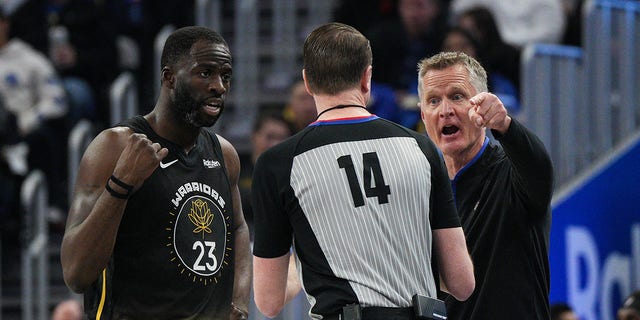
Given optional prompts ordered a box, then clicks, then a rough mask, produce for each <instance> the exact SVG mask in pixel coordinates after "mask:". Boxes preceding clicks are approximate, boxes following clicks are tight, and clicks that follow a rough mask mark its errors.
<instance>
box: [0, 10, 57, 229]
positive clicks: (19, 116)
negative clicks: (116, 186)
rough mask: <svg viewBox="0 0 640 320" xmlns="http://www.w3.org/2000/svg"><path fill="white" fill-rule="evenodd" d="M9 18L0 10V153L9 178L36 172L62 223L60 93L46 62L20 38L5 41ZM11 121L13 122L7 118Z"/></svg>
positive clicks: (52, 72) (55, 214)
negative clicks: (2, 117) (1, 119)
mask: <svg viewBox="0 0 640 320" xmlns="http://www.w3.org/2000/svg"><path fill="white" fill-rule="evenodd" d="M10 25H11V21H10V17H9V16H7V15H5V14H4V10H3V8H1V7H0V97H1V99H3V104H4V106H5V108H6V116H7V117H6V121H5V124H6V125H11V124H14V125H15V130H14V131H12V130H5V131H6V132H5V133H6V135H5V137H4V139H3V145H2V154H3V158H4V159H5V160H6V161H7V163H8V165H9V168H10V169H11V171H12V172H13V174H17V175H22V176H24V175H26V174H27V173H28V170H30V169H40V170H42V172H43V173H44V174H45V176H46V180H47V187H48V190H49V204H50V206H51V210H50V214H51V216H50V218H51V219H54V220H56V221H57V222H60V223H62V222H63V221H64V216H63V212H64V211H66V205H67V200H66V192H65V190H66V187H65V185H64V183H62V181H63V180H64V178H65V177H66V175H65V173H66V141H67V134H68V127H67V123H66V119H65V116H66V115H67V103H66V98H65V93H64V89H63V87H62V85H61V83H60V79H59V77H58V75H57V74H56V72H55V70H54V68H53V66H52V65H51V62H50V61H49V60H47V58H46V57H45V56H44V55H43V54H42V53H40V52H38V51H36V50H34V49H33V48H32V47H31V46H29V45H28V44H27V43H25V42H24V41H22V40H21V39H18V38H15V37H10V36H9V34H10V32H9V29H10ZM13 119H15V122H11V120H13Z"/></svg>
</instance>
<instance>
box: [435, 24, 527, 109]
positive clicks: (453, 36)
mask: <svg viewBox="0 0 640 320" xmlns="http://www.w3.org/2000/svg"><path fill="white" fill-rule="evenodd" d="M442 51H459V52H464V53H466V54H467V55H469V56H471V57H473V58H475V59H476V60H478V62H480V63H481V64H482V65H483V66H484V65H487V66H486V67H485V70H486V71H487V81H488V85H489V91H491V92H493V93H494V94H495V95H496V96H498V98H500V100H501V101H502V103H503V104H504V106H505V108H507V111H508V112H509V114H512V115H515V114H517V113H518V112H519V111H520V97H519V94H518V88H516V86H515V84H514V83H513V82H512V81H511V80H509V78H507V77H506V76H504V75H503V74H502V73H501V72H500V71H494V70H493V69H491V68H490V67H489V66H488V64H487V63H486V60H487V59H486V58H485V54H484V47H483V46H482V44H481V43H480V42H478V41H477V40H476V39H475V38H474V37H473V35H472V34H471V33H470V32H469V31H467V30H466V29H463V28H461V27H452V28H450V29H449V30H448V31H447V33H446V34H445V38H444V43H443V45H442Z"/></svg>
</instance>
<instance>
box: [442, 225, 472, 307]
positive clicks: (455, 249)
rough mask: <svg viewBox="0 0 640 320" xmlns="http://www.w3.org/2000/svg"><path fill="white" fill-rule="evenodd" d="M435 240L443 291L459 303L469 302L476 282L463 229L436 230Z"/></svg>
mask: <svg viewBox="0 0 640 320" xmlns="http://www.w3.org/2000/svg"><path fill="white" fill-rule="evenodd" d="M433 238H434V240H433V243H434V251H435V252H434V253H435V255H436V257H437V261H438V270H439V271H440V281H441V283H442V290H443V291H446V292H448V293H449V294H451V295H452V296H453V297H454V298H456V299H457V300H458V301H465V300H467V299H468V298H469V297H470V296H471V294H472V293H473V290H474V288H475V286H476V280H475V278H474V274H473V263H472V261H471V257H470V256H469V252H468V251H467V243H466V241H465V237H464V233H463V231H462V227H456V228H444V229H435V230H433Z"/></svg>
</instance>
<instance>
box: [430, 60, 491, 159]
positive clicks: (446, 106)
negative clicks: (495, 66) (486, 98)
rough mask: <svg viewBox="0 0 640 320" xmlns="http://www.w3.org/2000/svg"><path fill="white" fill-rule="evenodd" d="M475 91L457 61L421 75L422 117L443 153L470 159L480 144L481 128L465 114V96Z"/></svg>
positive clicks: (469, 96)
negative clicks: (454, 63) (452, 64)
mask: <svg viewBox="0 0 640 320" xmlns="http://www.w3.org/2000/svg"><path fill="white" fill-rule="evenodd" d="M476 94H477V90H476V89H475V88H474V87H473V85H472V84H471V82H470V81H469V76H468V72H467V70H466V69H465V68H464V67H463V66H461V65H456V66H451V67H448V68H445V69H442V70H429V71H427V72H426V73H425V75H424V77H423V79H422V97H421V101H420V114H421V117H422V121H423V122H424V125H425V128H426V130H427V134H428V135H429V137H430V138H431V140H433V141H434V143H435V144H436V145H437V146H438V148H439V149H440V150H441V151H442V153H443V154H444V155H445V156H447V157H453V158H456V159H460V160H463V159H467V158H468V159H469V160H470V159H472V158H473V157H474V156H475V154H476V153H477V152H478V151H479V150H480V148H481V147H482V144H483V142H484V137H485V134H484V129H483V128H479V127H478V126H476V125H475V124H474V123H473V122H472V121H471V120H470V119H469V116H468V113H469V109H470V108H471V103H470V102H469V99H471V97H473V96H474V95H476Z"/></svg>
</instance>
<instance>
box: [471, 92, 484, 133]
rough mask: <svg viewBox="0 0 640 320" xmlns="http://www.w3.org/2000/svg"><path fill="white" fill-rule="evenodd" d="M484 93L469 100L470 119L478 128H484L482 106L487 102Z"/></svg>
mask: <svg viewBox="0 0 640 320" xmlns="http://www.w3.org/2000/svg"><path fill="white" fill-rule="evenodd" d="M483 93H484V92H480V93H479V94H477V95H475V96H473V97H471V99H469V103H470V104H471V108H470V109H469V113H468V115H469V119H471V121H472V122H473V123H474V124H475V125H476V126H478V127H482V126H483V125H484V115H483V114H482V113H481V111H480V105H481V104H482V103H483V102H484V100H485V95H484V94H483Z"/></svg>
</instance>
